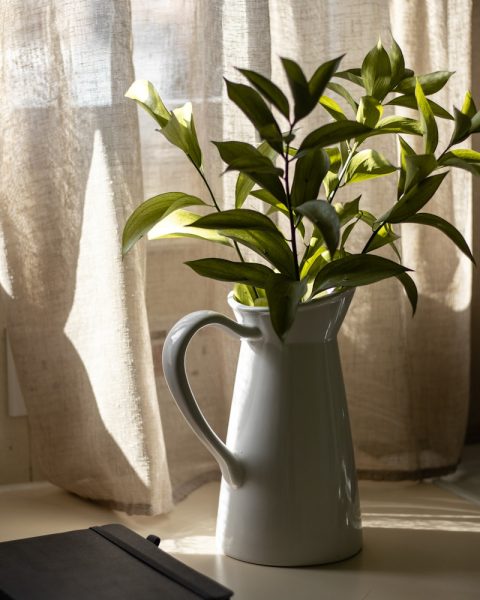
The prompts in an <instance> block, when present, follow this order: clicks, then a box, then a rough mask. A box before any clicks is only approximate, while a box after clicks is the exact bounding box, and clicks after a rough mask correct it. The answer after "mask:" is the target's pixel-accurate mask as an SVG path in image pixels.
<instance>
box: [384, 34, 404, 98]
mask: <svg viewBox="0 0 480 600" xmlns="http://www.w3.org/2000/svg"><path fill="white" fill-rule="evenodd" d="M388 57H389V60H390V67H391V72H392V78H391V87H392V88H393V87H395V86H396V85H397V84H398V83H400V81H401V80H402V79H403V77H404V73H405V59H404V58H403V52H402V49H401V48H400V46H399V45H398V44H397V42H396V41H395V40H394V39H392V46H391V48H390V51H389V53H388Z"/></svg>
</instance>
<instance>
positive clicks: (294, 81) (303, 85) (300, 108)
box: [281, 58, 317, 122]
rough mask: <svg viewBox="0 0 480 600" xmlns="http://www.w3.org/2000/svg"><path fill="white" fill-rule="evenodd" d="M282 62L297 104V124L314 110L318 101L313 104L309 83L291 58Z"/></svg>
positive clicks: (295, 112)
mask: <svg viewBox="0 0 480 600" xmlns="http://www.w3.org/2000/svg"><path fill="white" fill-rule="evenodd" d="M281 61H282V65H283V68H284V70H285V74H286V76H287V80H288V85H289V86H290V90H291V91H292V96H293V100H294V103H295V107H294V114H295V122H297V121H299V120H300V119H303V117H306V116H307V115H308V113H309V112H311V111H312V110H313V108H314V106H315V104H316V102H317V101H316V100H315V102H314V103H313V104H312V97H311V94H310V89H309V86H308V81H307V78H306V77H305V74H304V72H303V71H302V69H301V68H300V66H299V65H298V64H297V63H296V62H295V61H293V60H290V59H289V58H282V59H281Z"/></svg>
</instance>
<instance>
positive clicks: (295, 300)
mask: <svg viewBox="0 0 480 600" xmlns="http://www.w3.org/2000/svg"><path fill="white" fill-rule="evenodd" d="M306 290H307V285H306V282H305V281H296V280H292V279H289V278H287V277H284V276H283V275H281V274H279V273H275V274H274V275H272V276H271V277H270V278H269V280H268V282H267V287H266V292H267V298H268V306H269V308H270V318H271V321H272V326H273V329H274V330H275V333H276V334H277V335H278V337H279V338H280V340H283V339H284V338H285V334H286V333H287V332H288V330H289V329H290V327H291V326H292V325H293V321H294V320H295V314H296V312H297V308H298V305H299V304H300V301H301V299H302V297H303V295H304V294H305V292H306Z"/></svg>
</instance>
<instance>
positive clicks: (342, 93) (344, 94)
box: [327, 81, 358, 115]
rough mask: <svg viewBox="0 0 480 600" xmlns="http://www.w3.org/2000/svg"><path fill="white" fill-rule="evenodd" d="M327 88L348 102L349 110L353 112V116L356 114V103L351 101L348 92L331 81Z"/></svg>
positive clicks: (351, 98)
mask: <svg viewBox="0 0 480 600" xmlns="http://www.w3.org/2000/svg"><path fill="white" fill-rule="evenodd" d="M327 88H328V89H329V90H332V92H335V93H336V94H338V95H339V96H341V97H342V98H344V100H346V101H347V102H348V104H349V105H350V107H351V109H352V110H353V114H354V115H356V114H357V110H358V103H357V102H355V100H354V99H353V97H352V95H351V94H350V92H349V91H348V90H347V89H346V88H344V87H343V85H340V84H339V83H334V82H333V81H331V82H330V83H329V84H327Z"/></svg>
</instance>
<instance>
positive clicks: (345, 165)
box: [328, 142, 360, 204]
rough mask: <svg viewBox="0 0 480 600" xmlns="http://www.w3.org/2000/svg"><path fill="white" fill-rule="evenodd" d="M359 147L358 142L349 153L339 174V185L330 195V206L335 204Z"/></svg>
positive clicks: (337, 184)
mask: <svg viewBox="0 0 480 600" xmlns="http://www.w3.org/2000/svg"><path fill="white" fill-rule="evenodd" d="M359 145H360V144H359V143H358V142H355V144H353V146H352V149H351V150H350V152H349V153H348V156H347V160H346V161H345V164H344V165H343V166H342V168H341V170H340V173H339V174H338V179H337V183H336V185H335V187H334V188H333V190H332V191H331V192H330V194H329V195H328V201H329V202H330V204H331V203H332V202H333V199H334V198H335V194H336V193H337V190H338V188H339V187H340V184H341V183H342V179H343V178H344V177H345V174H346V172H347V169H348V167H349V165H350V163H351V162H352V158H353V156H354V154H355V152H356V150H357V148H358V146H359Z"/></svg>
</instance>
